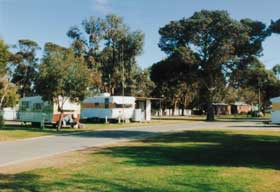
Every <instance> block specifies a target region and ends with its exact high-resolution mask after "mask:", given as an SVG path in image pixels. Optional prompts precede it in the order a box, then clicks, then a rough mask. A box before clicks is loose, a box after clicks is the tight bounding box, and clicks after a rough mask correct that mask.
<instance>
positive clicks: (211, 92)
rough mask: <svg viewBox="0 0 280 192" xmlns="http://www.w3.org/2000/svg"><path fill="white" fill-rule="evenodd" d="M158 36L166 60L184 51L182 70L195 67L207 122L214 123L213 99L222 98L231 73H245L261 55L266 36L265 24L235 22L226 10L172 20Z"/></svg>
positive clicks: (199, 13) (244, 21)
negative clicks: (251, 62)
mask: <svg viewBox="0 0 280 192" xmlns="http://www.w3.org/2000/svg"><path fill="white" fill-rule="evenodd" d="M159 33H160V35H161V38H160V42H159V47H160V48H161V50H163V51H164V52H165V53H166V54H167V55H168V57H173V55H174V54H175V53H176V52H177V51H178V50H183V51H184V54H182V55H183V56H184V57H183V58H184V60H185V62H184V64H183V65H182V66H183V69H184V68H188V67H189V66H192V68H194V72H195V74H196V77H197V78H196V81H197V83H198V84H199V86H200V91H199V94H200V95H201V98H202V99H201V103H202V101H204V102H203V103H204V105H205V106H206V109H207V120H214V114H213V107H212V103H213V102H215V98H218V97H217V96H220V95H221V92H222V91H223V90H224V89H225V88H226V86H227V85H228V83H229V80H233V78H232V75H233V74H234V75H235V76H236V74H238V71H240V70H245V69H246V68H247V66H248V63H249V61H250V59H251V58H252V57H253V56H260V54H261V53H262V42H263V41H264V40H265V38H266V37H267V36H269V32H268V29H267V27H266V25H265V24H264V23H262V22H260V21H253V20H251V19H242V20H240V21H237V20H234V19H232V18H231V17H230V15H229V14H228V13H227V12H226V11H208V10H202V11H199V12H195V13H194V15H193V16H191V17H190V18H183V19H181V20H179V21H171V22H170V23H169V24H167V25H165V26H164V27H162V28H160V30H159ZM192 74H193V73H192ZM177 75H180V73H177ZM181 75H182V76H187V74H185V73H181ZM237 79H238V78H237ZM238 80H240V79H238ZM203 103H202V104H203Z"/></svg>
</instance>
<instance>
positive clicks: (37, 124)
mask: <svg viewBox="0 0 280 192" xmlns="http://www.w3.org/2000/svg"><path fill="white" fill-rule="evenodd" d="M31 126H32V127H36V128H37V127H40V123H38V122H31Z"/></svg>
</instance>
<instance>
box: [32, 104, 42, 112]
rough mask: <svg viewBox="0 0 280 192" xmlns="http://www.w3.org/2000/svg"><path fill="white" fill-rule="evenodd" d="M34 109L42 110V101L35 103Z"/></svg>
mask: <svg viewBox="0 0 280 192" xmlns="http://www.w3.org/2000/svg"><path fill="white" fill-rule="evenodd" d="M33 110H34V111H41V110H42V103H34V104H33Z"/></svg>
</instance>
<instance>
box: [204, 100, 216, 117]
mask: <svg viewBox="0 0 280 192" xmlns="http://www.w3.org/2000/svg"><path fill="white" fill-rule="evenodd" d="M206 121H215V114H214V108H213V104H212V102H209V103H208V104H207V117H206Z"/></svg>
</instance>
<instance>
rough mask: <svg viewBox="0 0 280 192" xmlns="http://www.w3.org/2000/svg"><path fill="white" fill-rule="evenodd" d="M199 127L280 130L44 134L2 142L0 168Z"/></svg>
mask: <svg viewBox="0 0 280 192" xmlns="http://www.w3.org/2000/svg"><path fill="white" fill-rule="evenodd" d="M198 128H206V129H213V128H227V129H245V130H248V129H249V130H252V129H254V130H255V129H270V130H275V131H280V129H278V128H277V127H270V126H267V127H264V125H263V124H262V123H259V122H212V123H209V122H190V123H185V124H175V125H158V126H145V127H132V128H121V129H111V130H109V129H108V130H99V131H91V132H83V133H75V134H68V135H54V136H45V137H39V138H32V139H25V140H19V141H9V142H1V143H0V167H1V166H7V165H11V164H17V163H21V162H24V161H29V160H33V159H38V158H43V157H47V156H51V155H56V154H61V153H65V152H70V151H75V150H80V149H85V148H88V147H99V146H103V145H108V144H115V143H118V142H122V141H129V140H133V139H139V138H143V137H148V136H154V135H157V134H160V133H163V132H171V131H175V132H177V131H184V130H192V129H198Z"/></svg>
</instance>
